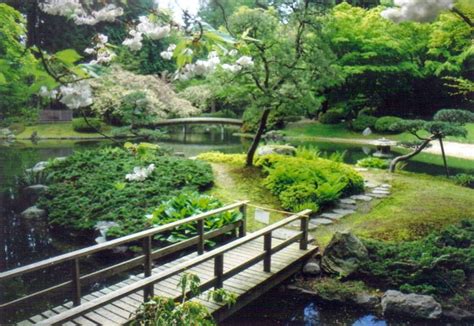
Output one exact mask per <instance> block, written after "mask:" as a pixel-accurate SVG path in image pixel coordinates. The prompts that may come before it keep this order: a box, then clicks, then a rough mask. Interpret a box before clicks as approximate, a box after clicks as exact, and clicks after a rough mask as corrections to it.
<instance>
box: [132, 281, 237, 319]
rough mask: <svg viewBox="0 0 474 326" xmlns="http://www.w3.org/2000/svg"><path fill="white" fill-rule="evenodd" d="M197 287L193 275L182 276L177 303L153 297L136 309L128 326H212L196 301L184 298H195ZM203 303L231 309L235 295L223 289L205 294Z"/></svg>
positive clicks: (202, 306) (200, 304)
mask: <svg viewBox="0 0 474 326" xmlns="http://www.w3.org/2000/svg"><path fill="white" fill-rule="evenodd" d="M200 286H201V280H200V279H199V277H198V276H197V275H195V274H192V273H184V274H183V275H182V276H181V278H180V280H179V283H178V287H179V288H180V289H181V302H176V301H174V300H173V299H172V298H165V297H160V296H157V297H154V298H152V299H151V300H150V301H148V302H145V303H143V304H142V305H141V306H140V307H139V308H138V310H137V311H136V312H135V315H134V318H133V321H132V322H131V325H147V326H148V325H175V326H189V325H196V326H197V325H199V326H213V325H216V323H215V322H214V320H213V319H212V315H211V314H210V313H209V311H208V310H207V308H206V306H205V305H203V304H202V303H200V302H199V301H195V300H189V297H188V296H187V295H186V294H187V293H189V294H190V297H197V296H199V295H200V294H201V291H200ZM207 300H208V301H211V300H212V301H213V302H215V303H224V304H227V305H228V306H231V305H233V304H235V302H236V301H237V295H236V294H234V293H232V292H229V291H227V290H225V289H216V290H212V291H209V292H208V296H207Z"/></svg>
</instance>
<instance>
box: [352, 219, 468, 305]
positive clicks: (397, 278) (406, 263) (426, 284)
mask: <svg viewBox="0 0 474 326" xmlns="http://www.w3.org/2000/svg"><path fill="white" fill-rule="evenodd" d="M363 242H364V244H365V246H366V247H367V249H368V252H369V259H368V261H366V262H365V263H364V264H363V265H362V267H361V268H360V270H359V272H360V274H361V275H362V276H363V277H364V279H366V280H367V281H368V282H369V283H371V285H373V286H377V287H378V286H381V287H383V288H392V287H398V288H399V289H401V290H403V291H407V292H417V293H422V294H433V295H436V296H454V295H456V294H463V295H464V294H465V295H466V297H467V292H466V293H465V291H466V290H467V288H466V286H467V282H468V280H469V278H471V277H472V275H473V272H474V223H473V221H463V222H461V223H460V224H459V225H452V226H449V227H447V228H445V229H444V230H442V231H438V232H433V233H431V234H430V235H428V236H427V237H425V238H423V239H420V240H416V241H409V242H400V243H388V242H383V241H377V240H363Z"/></svg>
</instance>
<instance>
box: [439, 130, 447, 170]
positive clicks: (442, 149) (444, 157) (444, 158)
mask: <svg viewBox="0 0 474 326" xmlns="http://www.w3.org/2000/svg"><path fill="white" fill-rule="evenodd" d="M439 146H440V147H441V155H443V163H444V169H445V170H446V178H449V169H448V162H447V161H446V153H445V152H444V145H443V137H439Z"/></svg>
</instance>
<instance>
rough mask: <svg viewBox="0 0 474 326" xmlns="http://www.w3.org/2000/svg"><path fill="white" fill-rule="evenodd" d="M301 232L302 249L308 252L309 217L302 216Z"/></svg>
mask: <svg viewBox="0 0 474 326" xmlns="http://www.w3.org/2000/svg"><path fill="white" fill-rule="evenodd" d="M300 230H301V232H303V234H302V237H301V240H300V249H301V250H306V249H308V216H307V215H304V216H301V227H300Z"/></svg>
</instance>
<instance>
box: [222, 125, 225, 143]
mask: <svg viewBox="0 0 474 326" xmlns="http://www.w3.org/2000/svg"><path fill="white" fill-rule="evenodd" d="M224 138H225V128H224V125H223V124H222V125H221V141H222V140H224Z"/></svg>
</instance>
